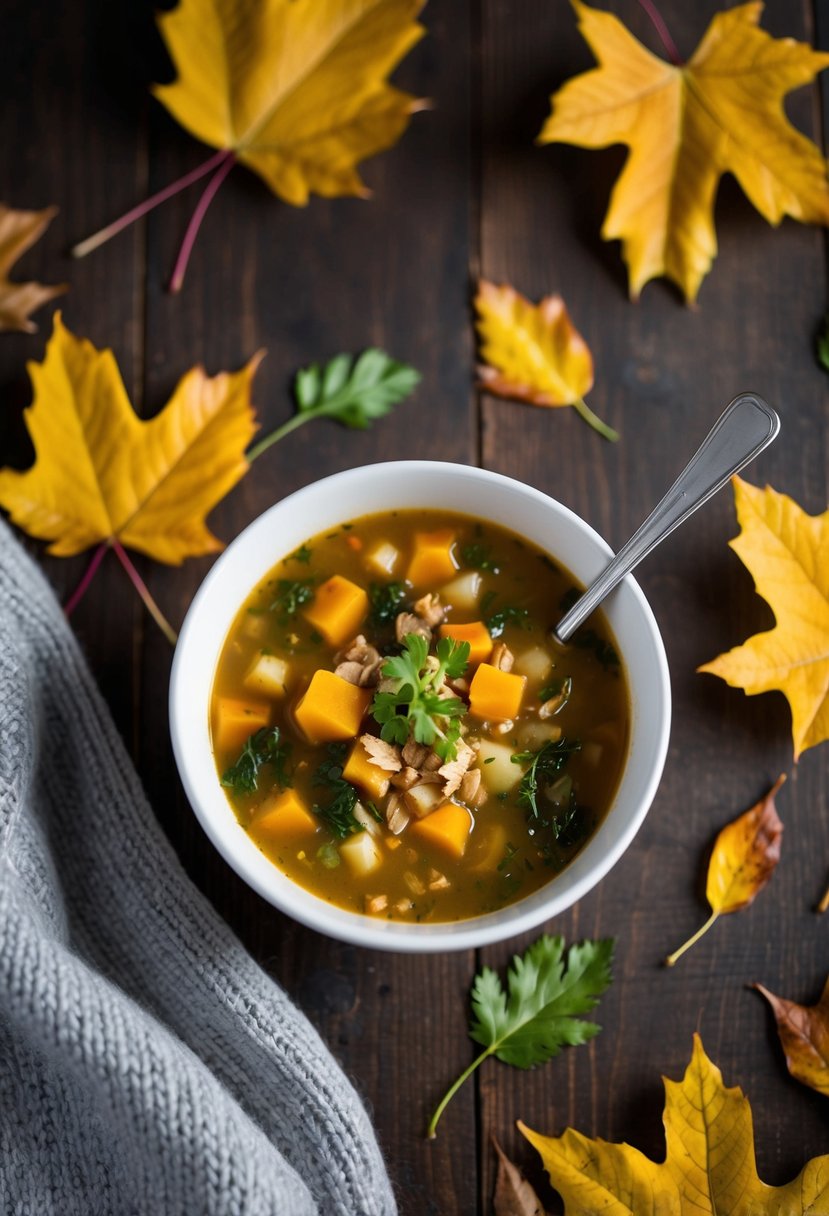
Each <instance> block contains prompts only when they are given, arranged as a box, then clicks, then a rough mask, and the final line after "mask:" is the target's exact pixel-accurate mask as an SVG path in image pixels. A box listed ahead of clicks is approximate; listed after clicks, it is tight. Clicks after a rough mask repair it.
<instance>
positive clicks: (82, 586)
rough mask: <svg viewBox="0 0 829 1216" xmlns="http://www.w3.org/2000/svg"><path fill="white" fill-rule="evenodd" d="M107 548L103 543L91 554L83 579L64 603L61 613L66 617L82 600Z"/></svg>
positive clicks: (105, 543)
mask: <svg viewBox="0 0 829 1216" xmlns="http://www.w3.org/2000/svg"><path fill="white" fill-rule="evenodd" d="M108 548H109V545H108V544H107V542H106V541H104V543H103V544H102V545H98V548H97V549H96V550H95V552H94V553H93V554H92V560H91V561H90V563H89V565H88V566H87V568H86V571H85V573H84V576H83V578H82V579H81V581H80V582H79V583H78V585H77V587H76V588H75V590H74V591H73V592H72V594H71V595H70V597H69V599H68V600H67V601H66V603H65V604H64V606H63V611H64V612H65V613H66V615H67V616H71V615H72V613H73V612H74V611H75V609H76V608H77V606H78V604H79V603H80V602H81V600H82V599H83V597H84V595H85V594H86V589H87V587H88V586H89V584H90V583H91V582H92V580H93V578H94V577H95V573H96V571H97V569H98V567H99V566H100V564H101V562H102V561H103V560H104V554H105V553H106V551H107V549H108Z"/></svg>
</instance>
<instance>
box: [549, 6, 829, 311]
mask: <svg viewBox="0 0 829 1216" xmlns="http://www.w3.org/2000/svg"><path fill="white" fill-rule="evenodd" d="M572 4H573V7H574V8H575V10H576V13H577V15H578V19H579V25H580V28H581V31H582V33H583V35H584V37H585V39H586V40H587V42H588V43H589V44H590V47H591V49H592V51H593V53H594V54H595V56H596V59H597V60H598V63H599V66H598V67H597V68H594V69H593V70H592V71H589V72H585V73H583V74H582V75H581V76H577V77H575V78H574V79H573V80H570V81H568V82H567V83H566V84H565V85H564V86H563V88H561V89H560V90H559V92H558V93H556V94H555V95H554V96H553V98H552V104H553V110H552V113H551V115H550V117H549V119H548V120H547V122H546V123H545V125H544V127H543V129H542V131H541V134H540V136H539V142H541V143H553V142H558V143H569V144H577V145H579V146H582V147H586V148H605V147H608V146H609V145H611V144H627V145H628V147H629V149H630V154H629V156H628V158H627V160H626V162H625V166H624V169H623V170H622V173H621V175H620V177H619V179H618V181H617V182H616V185H615V186H614V189H613V194H612V197H611V201H610V208H609V210H608V213H607V216H606V218H605V221H604V226H603V228H602V236H603V237H604V238H605V240H613V239H617V238H618V239H619V240H621V241H622V244H623V256H624V259H625V261H626V263H627V265H628V271H629V279H630V292H631V296H632V297H633V298H634V299H635V298H637V297H638V295H639V293H640V292H641V290H642V287H643V286H644V285H645V283H647V282H648V281H649V280H650V279H653V278H657V277H659V276H660V275H666V276H667V277H668V278H670V279H672V280H673V281H674V282H675V283H676V284H677V285H678V286H679V288H680V289H681V290H682V292H683V293H684V295H685V297H686V299H687V300H688V301H689V302H691V301H693V300H695V299H696V296H697V292H698V291H699V286H700V283H701V282H702V280H703V278H704V277H705V275H706V274H707V273H708V271H709V269H710V267H711V263H712V261H713V259H714V257H715V255H716V252H717V238H716V234H715V231H714V199H715V196H716V192H717V187H718V185H719V180H720V178H721V176H722V175H723V173H732V174H733V175H734V176H735V177H736V178H737V180H738V182H739V183H740V185H741V186H742V188H743V190H744V191H745V193H746V194H747V195H748V198H749V199H750V201H751V202H752V203H753V205H754V206H755V207H756V208H757V210H758V211H759V212H760V214H761V215H763V216H764V217H765V218H766V219H767V220H768V221H769V223H770V224H775V225H776V224H779V223H780V221H781V220H782V218H783V217H784V216H785V215H790V216H793V217H794V218H795V219H797V220H801V221H802V222H804V223H815V224H828V223H829V184H827V177H826V161H825V160H824V158H823V156H822V154H821V152H820V150H819V149H818V148H817V147H816V146H815V144H813V143H812V142H811V141H810V140H809V139H807V138H806V137H805V136H804V135H802V134H801V133H800V132H799V131H797V130H796V129H795V128H794V127H793V126H792V125H791V124H790V123H789V122H788V120H787V119H786V116H785V114H784V112H783V98H784V96H785V95H786V94H787V93H788V92H790V91H791V90H792V89H795V88H797V87H799V86H800V85H804V84H808V83H809V81H811V80H813V79H814V77H815V76H816V75H817V73H818V72H820V71H822V69H823V68H825V67H827V66H829V54H823V53H820V52H817V51H813V50H812V49H811V48H810V47H809V46H807V45H805V44H804V43H798V42H795V41H794V40H793V39H791V38H779V39H775V38H772V37H771V36H770V35H769V34H766V33H765V32H764V31H763V30H761V29H759V28H757V27H758V23H759V20H760V15H761V13H762V11H763V5H762V4H761V3H759V2H758V0H754V2H752V3H749V4H740V5H737V6H736V7H734V8H732V9H729V10H728V11H727V12H723V13H718V14H716V16H715V17H714V18H713V20H712V22H711V24H710V25H709V27H708V30H707V31H706V33H705V35H704V36H703V39H702V41H701V42H700V44H699V46H698V47H697V49H696V51H695V52H694V54H693V56H692V57H691V59H690V60H689V61H688V63H687V64H683V65H674V64H670V63H667V62H666V61H665V60H663V59H660V58H659V57H658V56H656V55H653V54H651V52H650V51H648V50H647V49H646V48H645V47H644V46H642V44H641V43H640V42H638V41H637V40H636V39H635V38H634V37H633V35H632V34H631V33H630V32H629V31H628V30H627V29H626V28H625V26H624V25H623V24H622V22H621V21H619V19H618V18H617V17H615V16H614V15H613V14H612V13H605V12H599V11H598V10H596V9H593V8H590V7H588V6H587V5H586V4H583V3H581V0H572Z"/></svg>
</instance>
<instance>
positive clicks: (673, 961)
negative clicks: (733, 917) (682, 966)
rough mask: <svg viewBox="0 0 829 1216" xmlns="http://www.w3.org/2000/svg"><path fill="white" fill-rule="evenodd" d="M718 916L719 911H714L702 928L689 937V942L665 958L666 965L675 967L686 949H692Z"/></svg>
mask: <svg viewBox="0 0 829 1216" xmlns="http://www.w3.org/2000/svg"><path fill="white" fill-rule="evenodd" d="M718 916H719V912H712V913H711V915H710V916H709V917H708V920H707V921H706V922H705V924H704V925H703V926H702V927H701V928H699V929H697V931H696V933H694V934H692V936H691V937H689V938H688V940H687V942H685V944H684V945H683V946H680V947H679V949H678V950H674V952H673V954H669V955H668V957H667V958H666V959H665V966H666V967H673V966H674V965H675V964H676V962H677V960H678V959H680V958H682V956H683V954H684V953H685V951H686V950H690V949H691V947H692V946H693V945H695V944H696V943H697V942H698V941H699V939H700V938H701V937H702V935H703V933H707V932H708V930H709V929H710V928H711V926H712V925H713V923H714V921H715V920H716V919H717V917H718Z"/></svg>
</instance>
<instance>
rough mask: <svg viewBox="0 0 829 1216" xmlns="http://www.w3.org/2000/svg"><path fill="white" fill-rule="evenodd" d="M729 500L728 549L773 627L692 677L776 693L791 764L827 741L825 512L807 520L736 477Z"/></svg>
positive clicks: (828, 519) (790, 504)
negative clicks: (787, 722)
mask: <svg viewBox="0 0 829 1216" xmlns="http://www.w3.org/2000/svg"><path fill="white" fill-rule="evenodd" d="M734 501H735V503H736V506H737V520H738V522H739V524H740V528H741V532H740V535H739V536H737V537H735V539H734V540H732V541H730V542H729V543H730V545H731V548H732V549H733V550H734V552H735V553H736V554H737V556H738V557H739V558H740V560H741V561H742V562H743V564H744V565H745V566H746V567H747V568H748V569H749V571H750V572H751V574H752V575H753V576H754V584H755V587H756V589H757V593H758V595H761V596H762V597H763V599H764V600H766V602H767V603H768V604H769V605H770V607H771V609H772V611H773V612H774V616H775V620H776V622H777V623H776V625H775V627H774V628H773V629H770V630H768V631H767V632H766V633H758V634H755V636H754V637H752V638H749V639H748V641H747V642H745V643H744V644H743V645H742V646H737V647H735V649H734V650H729V651H728V653H727V654H722V655H720V656H719V657H718V658H716V659H713V660H712V661H711V662H710V663H705V664H704V665H703V666H702V667H700V668H699V670H700V671H704V672H709V673H710V674H711V675H715V676H719V677H720V678H721V679H723V680H725V681H726V683H727V684H730V685H731V686H732V688H742V689H744V691H745V692H746V693H747V694H748V695H749V696H755V695H756V694H757V693H761V692H769V691H770V690H772V689H778V690H779V691H780V692H782V693H783V695H784V696H785V697H786V699H787V701H788V702H789V705H790V706H791V711H792V739H793V742H794V758H795V760H797V758H798V757H799V756H800V754H801V752H803V751H805V750H806V748H809V747H814V746H815V744H816V743H821V742H823V740H824V739H827V738H829V562H827V561H826V554H827V552H829V511H824V512H823V514H822V515H807V514H806V512H805V511H803V510H802V508H801V507H799V506H798V504H797V503H796V502H794V500H793V499H791V498H788V497H787V496H786V495H785V494H778V493H777V491H776V490H773V489H772V488H771V487H770V486H766V488H765V490H760V489H758V488H757V487H756V486H752V485H749V484H748V482H745V481H742V480H741V479H740V478H739V477H735V478H734Z"/></svg>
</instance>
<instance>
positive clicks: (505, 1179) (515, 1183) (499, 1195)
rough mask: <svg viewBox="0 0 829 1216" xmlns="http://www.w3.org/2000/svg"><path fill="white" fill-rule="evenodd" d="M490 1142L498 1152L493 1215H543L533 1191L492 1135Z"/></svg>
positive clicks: (542, 1209) (539, 1202)
mask: <svg viewBox="0 0 829 1216" xmlns="http://www.w3.org/2000/svg"><path fill="white" fill-rule="evenodd" d="M492 1144H493V1146H494V1148H495V1151H496V1153H497V1154H498V1174H497V1177H496V1179H495V1193H494V1195H493V1197H492V1203H493V1208H494V1213H495V1216H545V1213H544V1208H543V1207H542V1206H541V1201H540V1199H539V1198H538V1196H537V1195H536V1193H535V1191H534V1190H533V1188H532V1187H531V1186H530V1184H529V1182H527V1180H526V1178H524V1177H523V1175H522V1174H521V1172H520V1170H519V1169H518V1167H517V1166H515V1165H513V1163H512V1162H511V1161H510V1159H509V1157H508V1156H507V1155H506V1153H505V1152H504V1150H503V1149H502V1148H501V1146H500V1144H499V1143H498V1141H497V1140H496V1139H495V1137H494V1136H493V1137H492Z"/></svg>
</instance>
